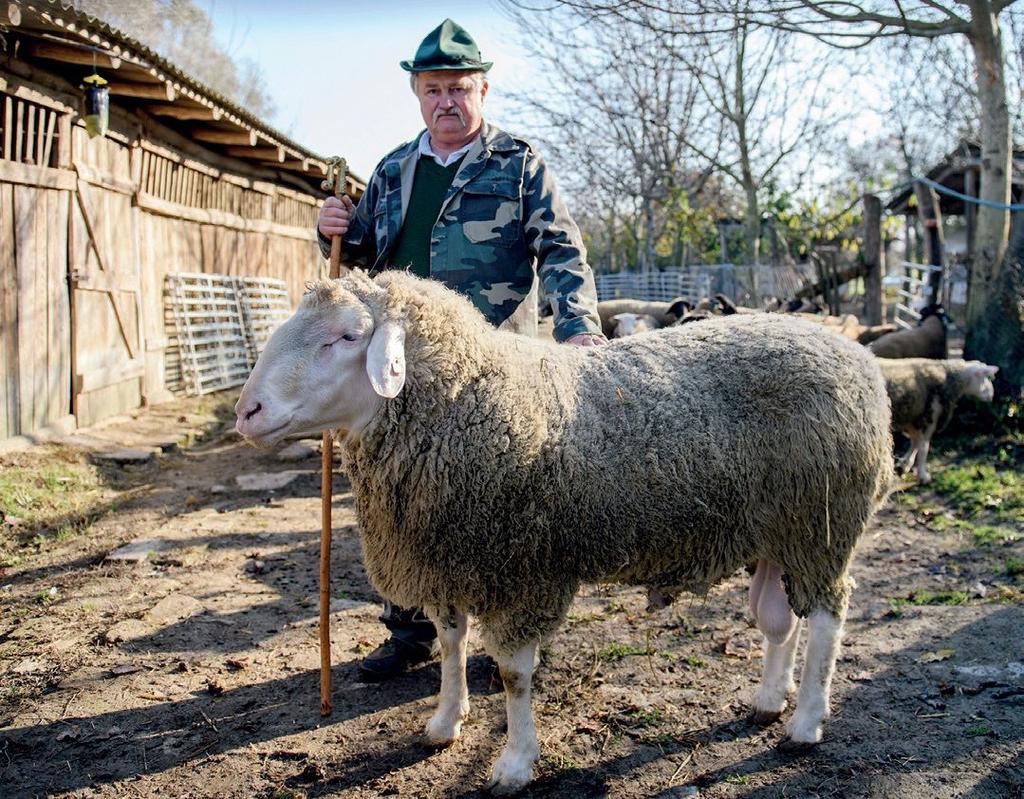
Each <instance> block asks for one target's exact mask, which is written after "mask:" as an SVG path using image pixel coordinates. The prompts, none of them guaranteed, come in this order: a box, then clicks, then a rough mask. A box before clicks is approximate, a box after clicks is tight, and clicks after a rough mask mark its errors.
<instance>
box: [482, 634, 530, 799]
mask: <svg viewBox="0 0 1024 799" xmlns="http://www.w3.org/2000/svg"><path fill="white" fill-rule="evenodd" d="M537 643H538V642H537V641H533V642H531V643H529V644H527V645H525V646H522V647H520V648H519V649H517V650H515V651H514V652H512V653H511V654H508V653H501V652H498V653H495V660H497V661H498V669H499V671H500V672H501V679H502V682H504V683H505V710H506V714H507V716H508V741H507V742H506V743H505V748H504V749H503V750H502V752H501V755H500V756H499V757H498V759H497V760H496V761H495V763H494V768H493V770H492V771H491V780H490V782H489V783H488V784H487V788H488V790H489V791H491V793H494V794H496V795H498V796H508V795H511V794H514V793H516V792H517V791H519V790H520V789H522V788H523V787H524V786H525V785H526V784H527V783H529V782H530V780H531V779H533V764H534V763H536V762H537V758H538V757H539V756H540V746H539V745H538V743H537V730H536V728H535V727H534V724H533V712H532V710H531V709H530V688H531V684H532V680H533V670H534V664H535V663H536V657H537Z"/></svg>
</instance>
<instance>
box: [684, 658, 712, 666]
mask: <svg viewBox="0 0 1024 799" xmlns="http://www.w3.org/2000/svg"><path fill="white" fill-rule="evenodd" d="M683 662H684V663H685V664H686V665H687V666H692V667H693V668H695V669H699V668H703V667H704V666H706V665H708V664H707V662H706V661H704V660H701V659H700V658H699V657H694V656H693V655H687V656H686V657H684V658H683Z"/></svg>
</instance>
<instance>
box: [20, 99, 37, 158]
mask: <svg viewBox="0 0 1024 799" xmlns="http://www.w3.org/2000/svg"><path fill="white" fill-rule="evenodd" d="M38 111H39V109H38V108H36V107H35V106H34V105H27V104H26V105H25V151H24V152H23V153H22V156H21V158H19V159H18V160H19V161H24V162H25V163H26V164H36V165H37V166H39V164H38V163H37V162H36V155H35V146H36V117H37V116H38Z"/></svg>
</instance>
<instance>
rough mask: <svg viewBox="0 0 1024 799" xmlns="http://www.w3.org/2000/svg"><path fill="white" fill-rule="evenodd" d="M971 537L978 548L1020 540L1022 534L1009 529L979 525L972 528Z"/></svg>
mask: <svg viewBox="0 0 1024 799" xmlns="http://www.w3.org/2000/svg"><path fill="white" fill-rule="evenodd" d="M970 531H971V537H972V538H973V539H974V543H975V545H977V546H991V545H993V544H1004V543H1009V542H1012V541H1019V540H1020V537H1021V535H1020V533H1018V532H1017V531H1016V530H1013V529H1010V528H1008V527H998V526H996V525H992V524H979V525H977V526H972V527H971V528H970Z"/></svg>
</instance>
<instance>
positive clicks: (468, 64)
mask: <svg viewBox="0 0 1024 799" xmlns="http://www.w3.org/2000/svg"><path fill="white" fill-rule="evenodd" d="M399 63H400V64H401V67H402V69H404V70H405V71H406V72H433V71H435V70H440V69H473V70H477V69H478V70H481V71H483V72H486V71H487V70H489V69H490V68H491V66H493V62H491V61H481V60H480V48H479V47H477V46H476V42H475V41H473V37H472V36H470V35H469V32H468V31H467V30H466V29H465V28H463V27H462V26H461V25H459V24H458V23H457V22H453V21H452V20H450V19H446V20H445V21H444V22H442V23H441V24H440V25H438V26H437V27H436V28H434V30H432V31H431V32H430V33H428V34H427V38H426V39H424V40H423V41H422V42H421V43H420V46H419V49H418V50H417V51H416V57H415V58H413V59H412V61H401V62H399Z"/></svg>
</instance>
